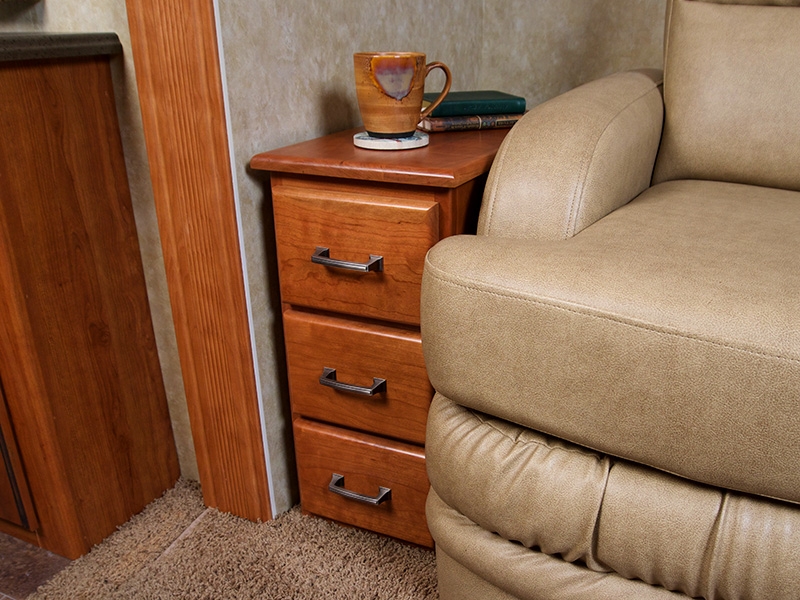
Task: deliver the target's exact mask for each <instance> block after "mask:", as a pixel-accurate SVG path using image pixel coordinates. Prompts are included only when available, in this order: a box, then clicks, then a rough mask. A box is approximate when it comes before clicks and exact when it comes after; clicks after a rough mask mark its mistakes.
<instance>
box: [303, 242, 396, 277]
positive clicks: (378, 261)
mask: <svg viewBox="0 0 800 600" xmlns="http://www.w3.org/2000/svg"><path fill="white" fill-rule="evenodd" d="M311 262H313V263H317V264H318V265H325V266H326V267H334V268H336V269H347V270H349V271H361V272H362V273H367V272H369V271H374V272H380V271H383V257H382V256H378V255H377V254H370V255H369V261H367V262H365V263H357V262H350V261H347V260H337V259H335V258H331V251H330V248H322V247H320V246H317V249H316V250H314V254H312V255H311Z"/></svg>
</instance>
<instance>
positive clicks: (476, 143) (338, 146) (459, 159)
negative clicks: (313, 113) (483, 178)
mask: <svg viewBox="0 0 800 600" xmlns="http://www.w3.org/2000/svg"><path fill="white" fill-rule="evenodd" d="M359 131H362V130H361V129H351V130H348V131H341V132H339V133H334V134H332V135H328V136H325V137H321V138H317V139H314V140H310V141H307V142H300V143H299V144H294V145H292V146H286V147H285V148H279V149H277V150H271V151H269V152H263V153H261V154H257V155H255V156H254V157H253V158H252V159H251V160H250V166H251V167H252V168H253V169H256V170H259V171H271V172H276V173H295V174H302V175H317V176H322V177H338V178H345V179H360V180H365V181H380V182H388V183H402V184H412V185H430V186H434V187H445V188H454V187H458V186H460V185H462V184H463V183H466V182H468V181H470V180H471V179H474V178H475V177H478V176H479V175H482V174H483V173H486V172H487V171H488V170H489V167H490V166H491V164H492V161H493V160H494V157H495V154H496V153H497V149H498V148H499V147H500V143H501V142H502V141H503V139H504V138H505V136H506V134H507V133H508V131H509V130H508V129H489V130H485V131H459V132H445V133H432V134H430V143H429V144H428V145H427V146H425V147H423V148H416V149H412V150H366V149H363V148H357V147H356V146H355V145H354V144H353V135H354V134H356V133H358V132H359Z"/></svg>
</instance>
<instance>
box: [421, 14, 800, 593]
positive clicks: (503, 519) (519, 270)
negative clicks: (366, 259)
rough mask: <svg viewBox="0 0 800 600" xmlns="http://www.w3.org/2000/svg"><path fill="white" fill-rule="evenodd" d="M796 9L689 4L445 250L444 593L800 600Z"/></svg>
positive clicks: (518, 158) (533, 148)
mask: <svg viewBox="0 0 800 600" xmlns="http://www.w3.org/2000/svg"><path fill="white" fill-rule="evenodd" d="M798 5H800V0H793V1H791V2H787V1H780V0H775V1H772V2H769V1H762V2H749V3H748V2H744V3H742V2H702V1H698V0H674V1H671V2H670V3H669V5H668V8H667V38H666V43H665V72H664V78H663V89H662V85H661V78H660V75H659V73H657V72H653V71H637V72H630V73H623V74H617V75H613V76H610V77H607V78H604V79H602V80H600V81H597V82H593V83H591V84H587V85H585V86H582V87H581V88H578V89H576V90H573V91H571V92H569V93H567V94H565V95H563V96H560V97H558V98H555V99H553V100H551V101H549V102H547V103H545V104H544V105H542V106H540V107H537V108H535V109H533V110H532V111H530V113H529V114H528V115H526V116H525V117H524V118H523V119H522V120H521V121H520V122H519V123H518V124H517V125H516V126H515V127H514V129H513V130H512V131H511V132H510V134H509V136H508V137H507V139H506V141H505V142H504V144H503V146H502V148H501V149H500V152H499V153H498V156H497V159H496V160H495V163H494V165H493V167H492V171H491V173H490V176H489V180H488V182H487V189H486V193H485V196H484V204H483V206H482V209H481V216H480V223H479V231H478V235H477V236H456V237H452V238H447V239H445V240H443V241H441V242H439V244H437V245H436V246H435V247H434V248H433V249H432V250H431V251H430V252H429V254H428V257H427V259H426V264H425V272H424V276H423V288H422V304H421V309H422V340H423V349H424V353H425V360H426V366H427V368H428V373H429V377H430V379H431V382H432V383H433V386H434V388H435V389H436V390H437V396H436V398H435V399H434V402H433V404H432V406H431V410H430V413H429V421H428V433H427V442H426V459H427V465H428V472H429V476H430V481H431V486H432V490H431V494H430V497H429V502H428V519H429V527H430V529H431V533H432V534H433V537H434V539H435V540H436V543H437V552H438V553H439V558H440V562H439V570H440V594H441V597H442V598H443V600H447V598H482V597H487V598H504V599H505V598H525V599H527V598H530V599H538V600H541V599H545V598H554V599H555V598H559V599H561V598H637V599H638V598H651V597H652V598H662V597H702V598H707V599H709V600H710V599H712V598H713V599H715V600H719V599H722V600H734V599H738V598H752V599H764V600H766V599H769V600H775V599H780V598H785V599H795V600H796V599H797V598H800V468H798V465H800V435H798V434H799V433H800V111H798V110H797V106H798V105H797V101H796V98H797V97H798V96H800V61H798V60H797V58H800V54H798V53H799V52H800V50H798V49H799V48H800V45H798V40H800V8H798ZM790 63H791V64H790ZM662 93H663V96H662ZM662 123H663V128H662ZM667 590H670V591H667Z"/></svg>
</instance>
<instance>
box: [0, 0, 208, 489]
mask: <svg viewBox="0 0 800 600" xmlns="http://www.w3.org/2000/svg"><path fill="white" fill-rule="evenodd" d="M2 31H18V32H21V31H36V32H62V33H69V32H74V33H78V32H108V31H112V32H115V33H116V34H117V35H118V36H119V38H120V41H121V42H122V46H123V56H122V57H116V58H115V59H114V60H113V61H112V70H113V73H114V85H115V95H116V100H117V109H118V113H119V119H120V130H121V132H122V143H123V146H124V151H125V163H126V168H127V171H128V180H129V184H130V189H131V197H132V200H133V210H134V216H135V219H136V227H137V230H138V232H139V244H140V248H141V252H142V261H143V263H144V267H145V278H146V280H147V287H148V290H147V292H148V296H149V298H150V307H151V314H152V318H153V327H154V329H155V336H156V344H157V346H158V352H159V358H160V361H161V369H162V372H163V374H164V385H165V388H166V392H167V399H168V401H169V409H170V417H171V419H172V429H173V432H174V435H175V443H176V446H177V449H178V458H179V460H180V465H181V474H182V475H183V476H185V477H188V478H190V479H195V480H197V479H199V476H198V473H197V460H196V458H195V452H194V443H193V442H192V431H191V427H190V425H189V416H188V412H187V408H186V396H185V394H184V389H183V379H182V376H181V368H180V363H179V361H178V351H177V345H176V342H175V329H174V327H173V325H172V312H171V310H170V304H169V297H168V293H167V281H166V275H165V272H164V260H163V257H162V254H161V242H160V240H159V235H158V221H157V220H156V214H155V205H154V203H153V190H152V186H151V183H150V170H149V167H148V163H147V153H146V150H145V146H144V133H143V129H142V121H141V113H140V111H139V97H138V94H137V92H136V78H135V74H134V69H133V58H132V53H131V45H130V34H129V32H128V18H127V13H126V11H125V2H124V0H58V1H53V0H41V1H39V2H32V1H30V0H6V1H5V2H2V3H0V32H2Z"/></svg>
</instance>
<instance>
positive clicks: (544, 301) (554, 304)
mask: <svg viewBox="0 0 800 600" xmlns="http://www.w3.org/2000/svg"><path fill="white" fill-rule="evenodd" d="M425 262H426V264H425V268H426V270H427V271H428V275H429V276H431V277H433V278H435V279H436V280H438V281H440V282H441V283H443V284H445V285H449V286H451V287H456V288H461V289H464V290H469V291H473V292H477V293H479V294H484V295H486V296H495V297H497V298H507V299H509V300H515V301H518V302H524V303H526V304H535V305H538V306H544V307H546V308H551V309H554V310H559V311H564V312H568V313H572V314H575V315H580V316H584V317H590V318H592V319H599V320H601V321H608V322H611V323H617V324H618V325H622V326H623V327H630V328H633V329H639V330H642V331H649V332H651V333H656V334H659V335H664V336H668V337H672V338H677V339H683V340H691V341H694V342H698V343H701V344H708V345H711V346H716V347H719V348H725V349H727V350H733V351H735V352H742V353H744V354H748V355H751V356H758V357H760V358H767V359H774V360H778V361H781V362H788V363H793V364H800V359H798V358H794V357H791V356H782V355H780V354H768V353H766V352H757V351H755V350H749V349H747V348H741V347H739V346H735V345H733V344H729V343H723V342H717V341H714V340H710V339H706V338H703V337H700V336H699V335H686V334H684V333H678V332H675V331H670V330H668V329H665V328H662V327H658V326H656V325H653V324H650V323H644V322H639V323H636V322H632V321H628V320H626V319H625V318H624V317H621V316H617V315H613V316H612V315H609V314H597V313H595V312H590V311H592V310H593V309H592V308H591V307H589V306H580V305H577V306H576V307H570V306H564V305H561V304H558V303H559V302H564V301H559V300H557V299H554V298H541V299H538V298H526V297H523V296H518V295H514V294H512V293H506V294H502V293H499V292H497V291H495V290H486V289H482V288H480V287H478V286H477V285H468V284H465V283H459V282H455V281H453V280H451V279H447V278H445V277H443V276H442V275H440V274H439V273H443V272H442V271H441V270H440V269H437V268H436V267H435V266H433V265H431V263H430V262H429V261H428V260H427V259H426V261H425ZM580 308H582V309H584V310H580ZM594 310H596V309H594Z"/></svg>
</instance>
